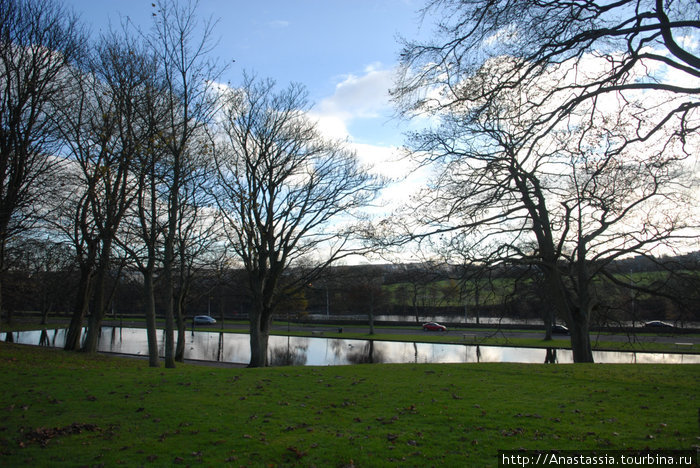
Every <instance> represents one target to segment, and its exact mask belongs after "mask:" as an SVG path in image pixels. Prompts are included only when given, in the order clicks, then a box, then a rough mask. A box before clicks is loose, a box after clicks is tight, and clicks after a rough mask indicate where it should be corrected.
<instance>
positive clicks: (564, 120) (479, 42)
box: [396, 0, 700, 362]
mask: <svg viewBox="0 0 700 468" xmlns="http://www.w3.org/2000/svg"><path fill="white" fill-rule="evenodd" d="M430 6H431V7H437V8H445V9H446V10H445V11H446V15H445V21H444V22H443V23H441V25H440V35H441V36H440V40H439V42H435V43H433V44H408V45H407V47H406V50H405V54H404V56H403V60H404V65H405V67H406V68H405V70H406V74H405V75H404V76H403V78H402V80H401V81H400V82H399V85H398V87H397V89H396V96H397V99H398V100H399V102H400V105H401V106H402V109H403V110H404V111H406V112H416V111H418V112H420V111H427V112H429V113H434V114H437V115H439V116H440V117H441V118H442V124H441V126H440V127H439V128H436V129H434V131H427V132H425V133H423V134H420V135H415V136H414V139H413V141H412V143H413V146H414V149H416V150H418V151H425V152H428V153H429V155H430V156H429V159H432V160H439V161H440V163H441V164H442V168H443V170H442V172H441V175H440V177H439V178H438V179H437V180H436V182H435V184H434V186H433V187H434V188H436V189H438V188H439V190H438V191H435V192H432V193H433V197H431V198H430V202H429V203H430V204H431V205H430V206H431V207H433V208H435V207H439V208H440V209H439V210H436V211H435V216H428V217H425V218H423V222H425V223H427V224H430V225H431V226H432V227H433V230H434V231H442V232H448V231H449V232H462V233H463V234H468V235H471V236H473V237H474V238H475V241H474V242H473V243H475V244H478V243H480V242H484V243H488V242H492V241H494V240H496V241H497V242H495V243H496V244H498V245H499V247H498V248H497V249H496V251H497V254H498V256H499V257H500V258H502V259H509V260H511V261H519V262H531V263H534V264H536V265H537V266H538V267H539V268H540V270H541V271H542V274H543V277H544V281H545V284H546V288H547V291H548V293H549V296H550V300H551V302H552V305H553V306H554V307H555V308H556V309H557V310H558V311H559V312H560V313H561V314H562V315H563V316H564V317H566V318H567V322H568V324H569V326H570V328H571V329H572V330H571V332H572V333H571V342H572V348H573V351H574V360H575V361H576V362H588V361H592V359H593V358H592V352H591V347H590V338H589V336H588V325H589V320H590V313H591V310H592V308H593V307H594V306H595V304H596V301H597V297H596V295H595V281H594V280H595V278H596V277H598V276H599V275H602V274H605V267H606V266H607V265H609V264H610V262H612V261H613V260H615V259H617V258H619V257H621V256H623V255H628V254H630V253H632V252H645V251H648V250H649V249H651V248H654V247H656V246H658V245H659V244H660V243H664V242H669V241H672V240H674V239H678V238H681V237H683V229H684V228H689V227H692V224H693V222H692V217H689V216H688V212H687V211H685V210H687V208H688V206H689V205H688V200H689V199H688V198H687V197H686V196H685V195H687V194H688V192H689V191H688V188H689V187H690V184H692V182H689V180H688V179H687V178H685V176H686V175H687V174H688V173H689V171H688V164H687V163H686V162H685V160H686V159H687V158H688V157H689V156H690V155H691V154H692V153H693V152H694V151H695V149H696V148H697V144H698V143H697V128H698V126H697V125H698V115H697V110H698V107H700V102H698V101H697V99H696V98H695V97H694V96H693V95H697V94H698V93H700V89H698V88H696V87H694V86H692V85H686V83H688V82H692V80H697V78H698V77H699V76H700V68H699V67H698V64H700V62H699V61H698V59H697V57H696V56H694V55H693V54H692V53H690V52H689V51H688V50H685V49H682V48H681V47H680V46H679V45H678V42H677V41H678V37H679V35H684V34H690V35H691V36H692V35H694V34H695V35H697V31H698V28H699V27H700V22H698V20H697V19H698V17H699V16H698V8H699V7H698V4H697V3H696V4H691V3H690V2H673V1H671V2H661V1H657V2H644V1H639V2H637V1H627V2H625V1H623V2H616V3H614V4H605V5H603V4H602V3H599V2H588V1H586V2H583V1H582V2H567V3H566V4H564V3H559V2H539V1H534V2H524V1H523V2H505V1H504V2H500V1H499V2H481V1H471V2H453V1H449V0H447V1H435V2H432V3H431V4H430ZM669 15H670V16H671V17H673V19H670V18H669ZM658 67H662V68H663V72H659V71H658V70H659V68H658ZM671 76H675V77H676V80H675V81H674V82H670V81H669V79H670V77H671Z"/></svg>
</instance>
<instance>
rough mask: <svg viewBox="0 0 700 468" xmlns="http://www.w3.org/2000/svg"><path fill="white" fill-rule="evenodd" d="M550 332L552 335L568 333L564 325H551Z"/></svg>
mask: <svg viewBox="0 0 700 468" xmlns="http://www.w3.org/2000/svg"><path fill="white" fill-rule="evenodd" d="M552 334H553V335H568V334H569V329H568V328H566V327H565V326H564V325H552Z"/></svg>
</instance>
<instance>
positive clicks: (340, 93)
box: [63, 0, 431, 147]
mask: <svg viewBox="0 0 700 468" xmlns="http://www.w3.org/2000/svg"><path fill="white" fill-rule="evenodd" d="M63 1H64V2H65V3H66V4H67V5H69V6H71V7H72V8H73V9H74V10H75V11H76V12H77V13H78V14H80V16H81V18H82V20H83V21H84V23H85V24H86V25H87V26H88V27H89V28H90V30H91V31H92V32H93V34H97V33H99V31H100V30H106V29H108V28H109V26H110V23H111V25H112V26H114V27H118V26H119V23H120V21H121V19H122V18H124V17H129V18H130V19H131V20H132V21H133V22H134V23H136V24H137V25H139V26H141V27H144V28H147V27H148V26H149V25H150V21H151V17H152V13H153V10H154V9H153V7H152V6H151V3H152V2H151V0H63ZM422 6H423V0H374V1H370V0H331V1H329V0H258V1H250V0H245V1H243V0H200V3H199V17H200V18H202V19H207V18H212V19H214V20H217V21H218V23H217V26H216V29H215V32H214V37H215V38H216V39H217V40H218V46H217V48H216V50H215V56H216V57H218V59H219V60H220V61H221V62H222V63H228V64H229V68H228V71H227V73H226V76H225V77H224V78H225V79H224V81H229V82H231V83H232V84H235V83H237V82H239V80H240V77H241V74H242V72H243V71H244V70H245V71H248V72H255V73H256V74H258V75H259V76H260V77H263V78H268V77H269V78H273V79H275V80H276V81H277V82H278V84H279V85H280V86H284V85H286V84H288V83H289V82H292V81H294V82H299V83H302V84H304V85H305V86H306V87H307V88H308V90H309V94H310V97H311V100H312V102H314V103H315V104H316V109H315V115H316V116H317V117H319V118H320V119H321V121H322V127H323V128H324V129H326V130H328V131H329V132H331V133H332V134H333V135H334V136H345V137H348V138H350V140H351V141H353V142H355V143H358V144H364V145H379V146H382V147H388V146H397V145H400V144H401V143H402V141H403V136H402V125H401V124H400V123H399V122H397V120H396V119H392V115H393V111H392V109H391V106H390V104H389V102H388V96H387V90H388V89H389V88H390V87H391V86H392V83H393V69H394V67H395V64H396V62H397V59H398V55H399V52H400V44H399V42H398V40H397V38H398V37H399V36H403V37H409V38H414V37H416V36H417V35H418V34H419V33H420V32H421V31H423V32H425V31H426V30H427V31H429V30H430V29H431V26H430V25H427V26H425V25H423V26H422V22H421V17H420V14H419V10H420V9H421V7H422ZM232 60H235V62H232Z"/></svg>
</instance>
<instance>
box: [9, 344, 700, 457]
mask: <svg viewBox="0 0 700 468" xmlns="http://www.w3.org/2000/svg"><path fill="white" fill-rule="evenodd" d="M0 373H1V375H2V376H3V384H2V386H0V411H1V412H2V414H3V418H2V420H0V466H25V465H26V466H60V465H66V466H94V465H101V464H104V465H105V466H120V465H126V466H141V465H146V466H149V465H152V466H170V465H172V464H183V465H204V466H353V465H354V466H358V467H359V466H372V467H375V466H440V465H447V466H479V467H481V466H496V465H497V457H496V455H497V451H498V450H499V449H518V448H526V449H575V450H582V449H623V448H634V449H640V448H646V447H649V448H652V449H662V448H663V449H688V448H691V447H693V446H697V445H698V444H700V440H698V436H699V435H700V433H699V427H698V406H700V404H699V403H698V396H699V392H698V388H700V368H699V367H698V366H691V365H600V364H597V365H521V364H439V365H432V364H406V365H356V366H341V367H323V368H320V367H279V368H267V369H245V368H217V367H208V366H197V365H180V366H179V367H178V368H177V369H163V368H156V369H154V368H148V367H147V365H146V362H145V361H142V360H137V359H124V358H115V357H105V356H101V355H84V354H76V353H66V352H63V351H60V350H52V349H44V348H39V347H28V346H21V345H13V344H7V343H0Z"/></svg>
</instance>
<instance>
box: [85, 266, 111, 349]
mask: <svg viewBox="0 0 700 468" xmlns="http://www.w3.org/2000/svg"><path fill="white" fill-rule="evenodd" d="M103 260H104V258H103ZM100 263H101V264H100V267H99V269H98V271H97V273H96V279H95V296H94V300H93V308H92V313H91V314H90V317H89V320H88V328H87V332H86V333H85V343H83V347H82V351H83V352H86V353H94V352H96V351H97V342H98V341H99V339H100V329H101V327H102V318H103V317H104V313H105V302H106V301H105V284H106V280H107V270H108V269H109V263H102V262H100Z"/></svg>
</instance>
